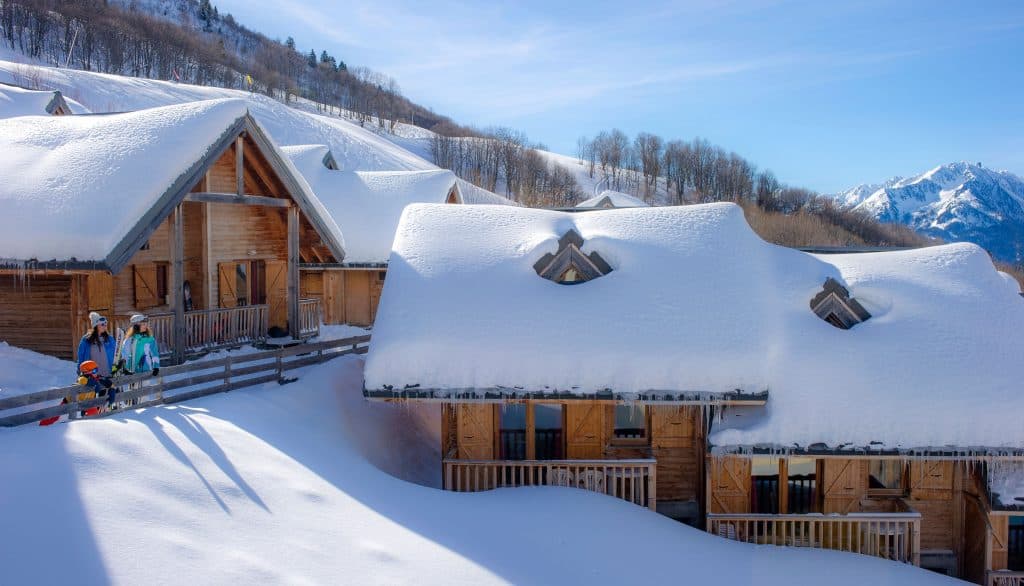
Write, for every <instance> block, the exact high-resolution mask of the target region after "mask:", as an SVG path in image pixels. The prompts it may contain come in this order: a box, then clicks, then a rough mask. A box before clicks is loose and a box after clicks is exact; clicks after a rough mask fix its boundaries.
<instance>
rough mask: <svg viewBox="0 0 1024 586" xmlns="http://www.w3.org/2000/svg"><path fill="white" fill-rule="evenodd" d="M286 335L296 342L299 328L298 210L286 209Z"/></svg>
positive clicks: (296, 207)
mask: <svg viewBox="0 0 1024 586" xmlns="http://www.w3.org/2000/svg"><path fill="white" fill-rule="evenodd" d="M287 295H288V333H289V334H290V335H291V337H292V338H295V339H296V340H298V339H299V337H300V336H301V332H300V331H299V330H300V326H299V208H298V206H291V207H289V208H288V292H287Z"/></svg>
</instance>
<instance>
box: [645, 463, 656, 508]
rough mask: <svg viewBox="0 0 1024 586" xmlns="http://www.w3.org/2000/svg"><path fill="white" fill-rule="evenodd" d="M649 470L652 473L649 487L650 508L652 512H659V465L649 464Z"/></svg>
mask: <svg viewBox="0 0 1024 586" xmlns="http://www.w3.org/2000/svg"><path fill="white" fill-rule="evenodd" d="M647 469H648V471H649V472H650V479H649V480H648V485H647V500H648V501H650V507H651V510H652V511H655V512H657V511H658V464H657V463H654V464H648V465H647Z"/></svg>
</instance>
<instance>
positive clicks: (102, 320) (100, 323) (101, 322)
mask: <svg viewBox="0 0 1024 586" xmlns="http://www.w3.org/2000/svg"><path fill="white" fill-rule="evenodd" d="M96 325H98V326H105V325H107V318H105V317H101V318H100V319H98V320H96Z"/></svg>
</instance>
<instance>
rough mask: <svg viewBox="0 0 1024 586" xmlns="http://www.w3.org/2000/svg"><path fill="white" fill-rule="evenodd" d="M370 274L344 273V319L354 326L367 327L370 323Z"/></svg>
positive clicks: (367, 272) (358, 272) (368, 272)
mask: <svg viewBox="0 0 1024 586" xmlns="http://www.w3.org/2000/svg"><path fill="white" fill-rule="evenodd" d="M371 274H372V272H371V271H345V318H346V321H347V322H348V323H350V324H352V325H354V326H368V325H370V324H371V323H372V319H371V317H372V316H371V311H370V275H371Z"/></svg>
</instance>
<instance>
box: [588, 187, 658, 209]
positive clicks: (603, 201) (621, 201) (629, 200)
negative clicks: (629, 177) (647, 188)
mask: <svg viewBox="0 0 1024 586" xmlns="http://www.w3.org/2000/svg"><path fill="white" fill-rule="evenodd" d="M646 207H650V206H649V205H648V204H647V202H645V201H644V200H642V199H640V198H637V197H633V196H632V195H629V194H628V193H622V192H621V191H611V190H610V189H608V190H605V191H602V192H601V193H600V194H598V195H596V196H594V197H592V198H590V199H588V200H586V201H581V202H580V203H578V204H576V209H608V208H646Z"/></svg>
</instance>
